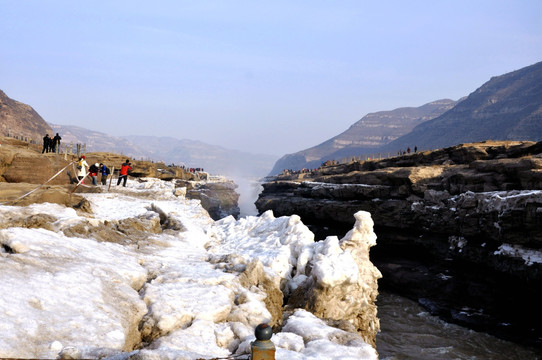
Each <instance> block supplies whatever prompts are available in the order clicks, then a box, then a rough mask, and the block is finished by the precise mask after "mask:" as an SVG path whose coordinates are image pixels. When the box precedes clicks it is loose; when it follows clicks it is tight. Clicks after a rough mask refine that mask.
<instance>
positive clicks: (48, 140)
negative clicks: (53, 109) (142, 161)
mask: <svg viewBox="0 0 542 360" xmlns="http://www.w3.org/2000/svg"><path fill="white" fill-rule="evenodd" d="M50 147H51V138H50V137H49V134H45V136H44V137H43V149H42V150H41V153H42V154H43V153H48V152H49V148H50Z"/></svg>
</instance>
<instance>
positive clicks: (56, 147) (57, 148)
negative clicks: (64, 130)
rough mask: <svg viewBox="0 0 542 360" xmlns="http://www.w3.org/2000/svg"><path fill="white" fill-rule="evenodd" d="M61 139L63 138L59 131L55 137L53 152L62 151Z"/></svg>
mask: <svg viewBox="0 0 542 360" xmlns="http://www.w3.org/2000/svg"><path fill="white" fill-rule="evenodd" d="M60 140H62V138H61V137H60V135H58V133H56V135H55V137H54V138H53V152H54V153H57V154H59V153H60Z"/></svg>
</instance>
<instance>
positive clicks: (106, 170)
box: [100, 163, 111, 185]
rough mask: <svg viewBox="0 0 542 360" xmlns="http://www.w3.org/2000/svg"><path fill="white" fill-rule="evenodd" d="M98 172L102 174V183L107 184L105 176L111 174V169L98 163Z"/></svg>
mask: <svg viewBox="0 0 542 360" xmlns="http://www.w3.org/2000/svg"><path fill="white" fill-rule="evenodd" d="M100 173H101V174H102V178H101V182H102V185H107V177H108V176H109V174H111V171H110V170H109V168H108V167H107V166H105V165H104V164H102V163H100Z"/></svg>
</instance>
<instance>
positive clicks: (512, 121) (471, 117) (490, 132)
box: [270, 62, 542, 175]
mask: <svg viewBox="0 0 542 360" xmlns="http://www.w3.org/2000/svg"><path fill="white" fill-rule="evenodd" d="M429 104H431V103H429ZM396 110H399V109H396ZM368 116H370V114H368V115H366V116H365V117H364V118H366V117H368ZM364 118H362V119H364ZM361 123H362V122H361V120H360V121H358V122H357V123H355V124H354V125H356V124H360V125H361ZM354 125H352V126H351V127H350V128H349V129H351V128H352V127H353V126H354ZM364 130H365V131H366V132H368V131H369V130H370V129H369V128H368V127H366V128H365V129H364ZM347 131H348V130H347ZM333 139H334V138H331V139H330V140H327V141H325V142H323V143H322V144H326V143H327V142H329V141H332V140H333ZM484 140H530V141H539V140H542V62H538V63H535V64H533V65H529V66H526V67H524V68H521V69H519V70H515V71H512V72H509V73H506V74H503V75H499V76H494V77H492V78H490V80H488V81H487V82H485V83H484V84H482V86H480V87H479V88H478V89H476V90H475V91H474V92H472V93H471V94H469V95H468V96H466V97H464V98H461V99H459V100H458V102H457V103H455V104H454V106H453V107H451V108H449V109H447V110H446V111H443V112H442V113H441V114H439V115H438V116H435V117H433V118H431V119H427V118H426V119H425V121H420V123H418V124H416V126H413V127H412V129H411V130H410V131H409V132H406V133H404V134H403V135H402V136H400V137H397V138H396V139H393V140H391V141H389V142H387V143H386V144H383V145H381V146H375V147H372V148H370V147H367V146H359V145H356V144H351V145H350V146H345V147H342V148H340V149H337V150H336V151H333V152H327V153H325V155H324V156H321V157H320V158H319V159H307V158H306V157H305V153H306V152H307V151H308V150H310V149H313V148H309V149H306V150H301V151H299V152H297V153H294V154H287V155H284V156H283V157H281V158H280V159H279V160H278V161H277V163H275V165H274V167H273V170H272V171H271V174H270V175H274V174H278V173H279V172H281V171H282V170H283V169H293V170H300V169H301V168H303V167H306V168H315V167H318V166H320V164H321V162H322V160H340V159H343V158H348V157H353V156H364V155H365V156H366V155H370V154H378V153H381V154H387V153H389V154H395V153H397V152H398V151H402V150H403V151H404V150H406V149H407V148H409V147H410V148H411V149H413V148H414V147H415V146H417V147H418V149H420V150H421V149H424V150H425V149H427V150H430V149H438V148H443V147H447V146H453V145H457V144H460V143H472V142H479V141H484ZM322 144H320V145H322ZM320 145H317V146H320Z"/></svg>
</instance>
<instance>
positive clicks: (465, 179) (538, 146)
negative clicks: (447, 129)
mask: <svg viewBox="0 0 542 360" xmlns="http://www.w3.org/2000/svg"><path fill="white" fill-rule="evenodd" d="M263 187H264V189H263V192H262V193H261V194H260V197H259V198H258V200H257V202H256V207H257V208H258V211H259V212H260V213H262V212H265V211H267V210H273V211H274V213H275V215H276V216H281V215H290V214H298V215H300V216H301V219H302V221H303V222H304V223H306V224H308V225H309V226H312V228H313V229H314V231H315V232H316V233H317V234H318V237H319V238H323V236H324V235H326V232H331V233H340V232H341V231H343V232H345V231H347V230H348V229H349V228H351V227H352V219H353V217H352V215H353V214H354V213H356V212H357V211H359V210H365V211H368V212H370V213H371V215H372V217H373V219H374V223H375V232H376V234H377V236H378V240H377V245H376V246H375V247H373V249H372V251H371V260H372V262H373V263H374V264H375V265H376V266H377V267H378V268H379V270H380V271H381V272H382V274H383V278H382V279H381V280H380V286H381V288H383V289H389V290H392V291H394V292H397V293H399V294H402V295H404V296H407V297H409V298H412V299H416V300H417V301H419V303H420V304H422V305H423V306H424V307H426V308H427V309H428V310H429V311H430V312H431V313H432V314H435V315H439V316H440V317H442V318H444V319H446V320H448V321H451V322H455V323H459V324H462V325H465V326H468V327H470V328H473V329H475V330H479V331H485V332H489V333H492V334H494V335H497V336H500V337H503V338H506V339H510V340H514V341H518V342H527V343H529V344H531V345H534V346H538V347H542V325H541V324H542V313H541V312H540V310H539V303H540V300H539V299H540V297H539V294H538V293H539V290H540V288H542V263H541V261H542V249H541V248H542V142H539V143H534V142H483V143H474V144H462V145H458V146H454V147H450V148H445V149H440V150H435V151H428V152H421V153H415V154H409V155H405V156H400V157H395V158H390V159H384V160H377V161H365V162H352V163H349V164H342V165H335V166H328V167H324V168H322V169H321V170H319V171H317V172H314V173H312V174H306V173H305V174H300V175H291V176H279V177H276V178H274V179H273V180H271V181H269V182H267V183H265V184H263Z"/></svg>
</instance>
